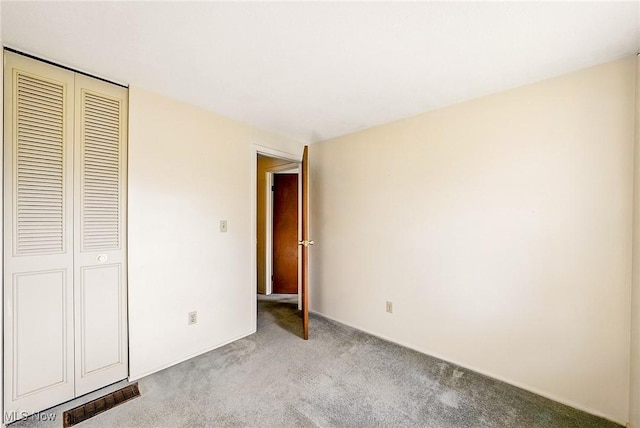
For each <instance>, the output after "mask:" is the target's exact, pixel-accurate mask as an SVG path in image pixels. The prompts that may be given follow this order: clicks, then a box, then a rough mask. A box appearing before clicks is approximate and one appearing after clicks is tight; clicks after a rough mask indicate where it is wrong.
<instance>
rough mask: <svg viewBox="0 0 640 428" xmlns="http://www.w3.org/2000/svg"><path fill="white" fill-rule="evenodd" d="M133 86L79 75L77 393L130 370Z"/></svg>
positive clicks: (76, 130) (77, 88)
mask: <svg viewBox="0 0 640 428" xmlns="http://www.w3.org/2000/svg"><path fill="white" fill-rule="evenodd" d="M127 94H128V92H127V90H126V89H125V88H120V87H118V86H115V85H111V84H107V83H104V82H101V81H99V80H96V79H92V78H88V77H85V76H82V75H79V74H76V80H75V97H76V103H75V105H76V120H75V141H76V152H75V160H76V170H75V173H76V174H75V192H76V193H75V195H76V197H75V201H76V203H75V220H76V221H75V285H74V294H75V320H76V322H75V330H76V347H75V350H76V394H77V395H82V394H85V393H87V392H90V391H93V390H95V389H98V388H101V387H103V386H105V385H108V384H110V383H113V382H116V381H118V380H121V379H124V378H126V377H127V375H128V358H127V355H128V354H127V344H128V342H127V275H126V272H127V269H126V242H125V241H126V200H127V199H126V185H125V183H126V158H127V101H128V100H127Z"/></svg>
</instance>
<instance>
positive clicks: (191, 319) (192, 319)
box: [189, 311, 198, 325]
mask: <svg viewBox="0 0 640 428" xmlns="http://www.w3.org/2000/svg"><path fill="white" fill-rule="evenodd" d="M197 322H198V311H193V312H189V325H191V324H195V323H197Z"/></svg>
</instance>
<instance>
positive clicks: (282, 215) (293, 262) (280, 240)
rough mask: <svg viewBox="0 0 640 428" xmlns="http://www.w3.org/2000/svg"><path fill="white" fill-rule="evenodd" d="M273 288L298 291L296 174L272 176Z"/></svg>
mask: <svg viewBox="0 0 640 428" xmlns="http://www.w3.org/2000/svg"><path fill="white" fill-rule="evenodd" d="M273 292H274V293H278V294H297V293H298V174H274V176H273Z"/></svg>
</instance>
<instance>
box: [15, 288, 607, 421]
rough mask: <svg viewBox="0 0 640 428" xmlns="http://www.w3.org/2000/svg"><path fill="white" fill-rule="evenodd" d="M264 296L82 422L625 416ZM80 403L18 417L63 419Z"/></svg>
mask: <svg viewBox="0 0 640 428" xmlns="http://www.w3.org/2000/svg"><path fill="white" fill-rule="evenodd" d="M279 298H280V299H282V300H283V301H279V300H278V299H279ZM258 306H259V311H258V332H257V333H256V334H254V335H252V336H249V337H247V338H244V339H241V340H238V341H236V342H234V343H231V344H229V345H227V346H224V347H222V348H219V349H217V350H215V351H212V352H209V353H207V354H205V355H201V356H199V357H197V358H194V359H191V360H189V361H186V362H184V363H182V364H179V365H177V366H174V367H171V368H168V369H166V370H163V371H161V372H159V373H156V374H153V375H151V376H148V377H146V378H144V379H141V380H140V381H139V385H140V390H141V392H142V397H139V398H136V399H134V400H133V401H130V402H128V403H125V404H123V405H121V406H119V407H116V408H114V409H111V410H109V411H108V412H106V413H103V414H101V415H98V416H96V417H94V418H92V419H89V420H87V421H86V422H83V423H81V424H80V425H78V427H87V428H88V427H218V426H220V427H315V426H318V427H383V426H384V427H402V426H404V427H438V428H445V427H501V428H502V427H545V428H546V427H562V428H567V427H583V428H588V427H616V426H618V425H616V424H613V423H611V422H608V421H605V420H603V419H600V418H597V417H594V416H590V415H588V414H586V413H584V412H580V411H577V410H575V409H572V408H570V407H567V406H563V405H561V404H558V403H555V402H553V401H550V400H547V399H545V398H542V397H539V396H537V395H535V394H532V393H529V392H526V391H523V390H521V389H519V388H516V387H513V386H510V385H507V384H504V383H502V382H499V381H496V380H493V379H490V378H487V377H486V376H482V375H480V374H477V373H474V372H470V371H468V370H466V369H462V368H460V367H457V366H455V365H452V364H449V363H446V362H444V361H441V360H438V359H436V358H433V357H429V356H427V355H424V354H420V353H418V352H415V351H411V350H408V349H406V348H403V347H400V346H397V345H394V344H392V343H389V342H386V341H384V340H381V339H378V338H376V337H372V336H370V335H368V334H365V333H362V332H360V331H357V330H354V329H352V328H349V327H346V326H344V325H341V324H338V323H335V322H332V321H329V320H327V319H324V318H321V317H318V316H313V315H312V316H311V324H310V340H309V341H303V340H302V339H300V335H301V326H300V319H299V315H298V313H297V310H296V308H297V300H296V297H295V296H272V297H269V298H265V297H264V296H261V299H259V304H258ZM117 387H122V384H119V385H114V386H113V387H112V388H111V389H113V388H117ZM107 392H110V390H106V391H105V390H103V391H100V392H98V393H96V394H94V396H96V397H97V396H100V395H103V394H105V393H107ZM85 401H87V400H86V399H85ZM78 404H79V403H77V402H70V403H67V404H65V405H63V406H59V407H57V408H54V409H52V410H51V412H56V414H57V415H58V417H57V420H56V421H53V422H51V421H48V422H44V421H36V420H34V419H33V418H31V419H27V420H23V421H19V422H17V423H15V424H13V425H11V427H16V428H17V427H35V426H42V427H44V426H51V427H53V426H56V427H60V426H62V423H61V413H62V411H64V410H67V409H69V408H72V407H75V406H77V405H78Z"/></svg>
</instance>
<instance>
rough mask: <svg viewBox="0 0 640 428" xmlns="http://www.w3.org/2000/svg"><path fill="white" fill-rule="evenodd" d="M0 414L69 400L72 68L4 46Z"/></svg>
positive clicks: (7, 419) (71, 390) (71, 370)
mask: <svg viewBox="0 0 640 428" xmlns="http://www.w3.org/2000/svg"><path fill="white" fill-rule="evenodd" d="M5 59H6V65H5V68H4V108H5V112H4V120H5V122H4V130H5V131H4V132H5V135H4V138H5V141H4V225H3V226H4V244H3V245H4V284H3V286H4V323H5V324H4V376H5V379H4V392H5V395H4V401H5V407H4V420H5V422H11V421H12V420H15V419H16V418H17V417H21V416H23V414H22V412H26V413H33V412H35V411H38V410H42V409H45V408H47V407H51V406H53V405H55V404H58V403H61V402H64V401H66V400H69V399H71V398H73V397H74V366H73V361H74V348H73V346H74V331H73V175H72V173H73V115H74V108H73V97H74V75H73V73H71V72H69V71H66V70H63V69H60V68H57V67H53V66H49V65H47V64H44V63H40V62H37V61H33V60H29V59H27V58H24V57H22V56H19V55H14V54H11V53H5Z"/></svg>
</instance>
